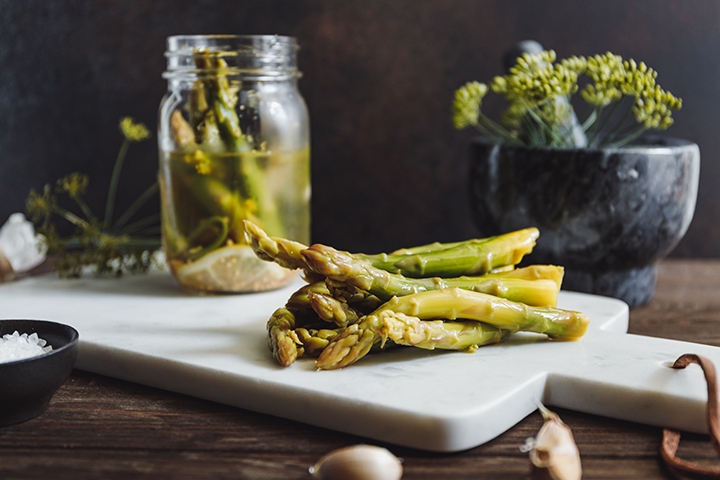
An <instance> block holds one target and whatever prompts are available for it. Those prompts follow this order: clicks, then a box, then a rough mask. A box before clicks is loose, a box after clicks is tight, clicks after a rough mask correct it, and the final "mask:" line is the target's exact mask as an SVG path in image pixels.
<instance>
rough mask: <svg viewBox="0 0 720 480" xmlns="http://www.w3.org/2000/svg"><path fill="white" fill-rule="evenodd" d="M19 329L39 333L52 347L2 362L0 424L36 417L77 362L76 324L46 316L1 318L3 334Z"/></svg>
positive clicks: (44, 408)
mask: <svg viewBox="0 0 720 480" xmlns="http://www.w3.org/2000/svg"><path fill="white" fill-rule="evenodd" d="M15 331H17V332H18V333H20V334H21V335H22V334H23V333H27V334H28V335H31V334H33V333H37V334H38V336H39V337H40V338H42V339H45V340H47V343H48V345H51V346H52V350H51V351H49V352H47V353H44V354H42V355H38V356H36V357H31V358H25V359H22V360H16V361H12V362H5V363H0V384H1V385H2V387H1V388H0V427H4V426H7V425H13V424H16V423H20V422H24V421H26V420H30V419H31V418H35V417H37V416H38V415H40V414H41V413H43V412H44V411H45V410H46V409H47V407H48V404H49V403H50V399H51V398H52V397H53V395H55V392H56V391H57V390H58V388H60V386H61V385H62V384H63V383H65V380H67V378H68V377H69V376H70V372H71V371H72V369H73V367H74V366H75V359H76V358H77V349H78V338H79V335H78V332H77V330H75V329H74V328H72V327H70V326H67V325H63V324H60V323H55V322H48V321H43V320H0V337H2V336H3V335H6V334H9V335H12V334H13V332H15Z"/></svg>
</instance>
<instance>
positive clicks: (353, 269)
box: [300, 244, 559, 305]
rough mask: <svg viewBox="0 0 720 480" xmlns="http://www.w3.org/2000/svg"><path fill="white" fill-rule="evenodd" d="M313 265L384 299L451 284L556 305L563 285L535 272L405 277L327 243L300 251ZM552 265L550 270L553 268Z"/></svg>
mask: <svg viewBox="0 0 720 480" xmlns="http://www.w3.org/2000/svg"><path fill="white" fill-rule="evenodd" d="M300 255H302V257H303V258H304V259H305V262H306V264H307V266H308V267H309V268H311V269H312V270H313V271H315V272H317V273H319V274H321V275H323V276H325V277H327V278H329V279H330V280H332V281H334V282H342V283H347V284H349V285H352V286H354V287H356V288H359V289H361V290H364V291H367V292H370V293H371V294H373V295H375V296H377V297H378V298H380V299H382V300H389V299H391V298H392V297H395V296H398V297H400V296H405V295H412V294H415V293H420V292H427V291H431V290H439V289H445V288H450V287H460V288H463V289H468V290H474V291H478V292H483V293H488V294H493V295H498V296H500V297H503V298H508V299H511V300H513V301H517V302H525V303H529V304H531V305H556V304H557V294H558V290H559V286H558V284H557V283H556V281H555V279H552V280H550V279H538V280H528V279H526V278H523V276H528V277H530V276H532V275H533V272H520V273H513V272H502V273H494V274H488V275H486V276H478V277H458V278H451V279H447V278H445V279H444V278H438V277H436V278H405V277H404V276H402V275H400V274H392V273H389V272H387V271H385V270H381V269H379V268H375V267H373V266H372V265H370V264H369V263H367V262H365V261H363V260H360V259H358V258H355V256H353V255H350V254H347V253H345V252H340V251H338V250H335V249H334V248H332V247H328V246H326V245H320V244H315V245H312V246H310V247H308V248H306V249H305V250H301V251H300ZM551 269H552V267H550V268H548V269H547V270H551Z"/></svg>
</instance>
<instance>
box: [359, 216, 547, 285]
mask: <svg viewBox="0 0 720 480" xmlns="http://www.w3.org/2000/svg"><path fill="white" fill-rule="evenodd" d="M539 235H540V232H539V231H538V229H537V228H526V229H524V230H518V231H515V232H511V233H507V234H505V235H499V236H497V237H490V238H486V239H481V240H474V241H469V242H462V243H460V244H459V245H457V246H454V247H452V248H446V249H442V250H433V251H430V252H423V253H415V254H410V255H385V254H380V255H359V254H356V255H355V256H356V257H357V258H360V259H363V260H366V261H368V262H369V263H370V264H372V265H373V266H374V267H376V268H380V269H382V270H385V271H387V272H390V273H399V274H401V275H404V276H406V277H412V278H427V277H457V276H460V275H482V274H485V273H488V272H490V271H491V270H492V269H494V268H497V267H502V266H504V265H516V264H518V263H520V261H521V260H522V258H523V256H525V255H526V254H528V253H530V252H531V251H532V249H533V247H534V246H535V240H537V238H538V236H539Z"/></svg>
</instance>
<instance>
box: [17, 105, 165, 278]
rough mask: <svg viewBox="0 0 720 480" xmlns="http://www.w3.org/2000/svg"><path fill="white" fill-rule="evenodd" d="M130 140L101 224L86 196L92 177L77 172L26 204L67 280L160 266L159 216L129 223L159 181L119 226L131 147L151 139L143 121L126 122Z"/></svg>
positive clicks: (116, 170) (118, 162)
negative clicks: (61, 200)
mask: <svg viewBox="0 0 720 480" xmlns="http://www.w3.org/2000/svg"><path fill="white" fill-rule="evenodd" d="M120 131H121V132H122V134H123V137H124V140H123V143H122V145H121V147H120V151H119V153H118V156H117V158H116V160H115V165H114V168H113V173H112V177H111V179H110V187H109V189H108V197H107V202H106V205H105V215H104V218H103V219H102V220H99V219H98V218H97V217H96V215H95V214H94V213H93V211H92V209H91V208H90V206H89V205H88V204H87V203H86V202H85V200H84V198H83V195H84V194H85V190H86V189H87V186H88V184H89V178H88V176H87V175H84V174H81V173H78V172H74V173H71V174H69V175H67V176H65V177H63V178H61V179H59V180H58V181H57V184H56V185H55V188H53V187H51V186H50V185H45V187H44V188H43V190H42V192H41V193H40V192H37V191H36V190H35V189H32V190H31V191H30V194H29V196H28V198H27V201H26V205H25V208H26V211H27V215H28V217H29V218H30V219H31V220H32V221H33V223H34V224H35V228H36V231H37V233H38V234H39V235H41V236H42V238H43V240H42V241H43V243H44V244H45V245H46V246H47V255H48V256H49V257H50V258H52V259H53V268H54V270H55V271H56V272H57V273H58V274H59V275H60V277H63V278H75V277H80V276H81V275H82V274H83V272H85V271H87V270H89V271H93V272H94V273H95V274H98V275H107V274H110V275H115V276H118V275H121V274H122V273H123V272H128V273H141V272H145V271H147V270H148V269H149V268H150V267H151V266H152V265H153V264H155V263H156V262H157V260H156V258H157V257H156V255H155V253H156V252H157V251H158V250H159V249H160V245H161V242H160V236H159V219H160V215H159V214H153V215H150V216H148V217H145V218H142V219H139V220H137V221H134V222H132V223H130V224H128V222H129V221H130V220H131V219H132V218H133V216H134V215H135V214H136V213H137V212H138V210H139V209H140V207H142V205H143V204H145V203H146V202H147V200H149V199H150V198H151V197H152V196H153V195H155V194H156V193H157V191H158V183H157V182H155V183H153V184H152V185H151V186H150V187H148V188H147V190H145V192H143V193H142V194H141V195H140V196H139V197H138V198H137V199H136V200H135V201H134V202H133V203H132V204H131V205H130V206H129V207H128V209H127V210H126V211H125V212H124V213H123V214H122V215H121V216H120V217H119V218H118V219H117V220H116V221H115V222H113V210H114V205H115V197H116V194H117V189H118V183H119V177H120V172H121V170H122V166H123V163H124V162H125V158H126V156H127V152H128V149H129V147H130V144H131V143H133V142H141V141H143V140H145V139H147V138H149V137H150V131H149V130H148V129H147V127H145V125H143V124H142V123H137V122H135V121H134V120H133V119H132V118H130V117H125V118H123V119H122V120H121V121H120ZM56 194H64V195H67V196H68V197H69V198H70V199H72V200H73V201H74V202H75V204H76V205H77V206H78V208H79V211H80V214H76V213H74V212H71V211H70V210H68V209H66V208H64V207H62V206H61V205H59V204H58V198H57V196H56ZM55 217H61V218H63V219H64V220H66V221H67V222H69V223H70V224H72V225H73V226H74V227H75V231H74V233H73V234H72V235H69V236H61V235H60V234H59V233H58V227H57V226H56V224H55V223H54V222H53V220H54V218H55Z"/></svg>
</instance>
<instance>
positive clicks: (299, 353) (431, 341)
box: [244, 221, 588, 370]
mask: <svg viewBox="0 0 720 480" xmlns="http://www.w3.org/2000/svg"><path fill="white" fill-rule="evenodd" d="M244 224H245V232H246V238H247V242H248V243H249V244H250V245H251V246H252V248H253V250H254V252H255V254H256V255H257V256H258V258H260V259H262V260H266V261H270V262H275V263H277V264H278V265H281V266H282V267H285V268H288V269H300V270H302V272H303V278H304V279H305V280H306V281H307V282H308V284H307V285H305V286H303V287H302V288H301V289H299V290H298V291H297V292H295V293H294V294H293V295H291V297H290V299H289V300H288V301H287V303H286V305H285V306H284V307H282V308H279V309H277V310H276V311H275V313H274V314H273V315H272V317H271V318H270V320H269V321H268V323H267V329H268V347H269V348H270V350H271V351H272V353H273V357H274V358H275V360H277V362H278V363H279V364H280V365H282V366H289V365H291V364H292V363H293V362H294V361H295V360H296V359H297V358H299V357H303V356H307V357H316V358H317V360H316V361H315V366H316V367H317V368H318V369H319V370H331V369H337V368H342V367H346V366H348V365H351V364H353V363H355V362H356V361H358V360H359V359H361V358H362V357H364V356H365V355H366V354H367V353H368V352H370V350H371V349H373V348H378V347H379V348H384V347H385V346H386V345H387V344H390V343H391V344H396V345H407V346H414V347H418V348H425V349H430V350H432V349H435V348H440V349H446V350H470V351H474V350H475V349H476V348H477V347H479V346H482V345H490V344H494V343H498V342H500V341H502V340H503V339H504V338H506V337H507V336H508V335H509V334H510V333H513V332H519V331H523V332H535V333H541V334H545V335H547V336H548V337H549V338H551V339H556V340H576V339H578V338H580V337H582V336H583V335H584V334H585V332H586V330H587V327H588V318H587V317H586V316H585V315H583V314H582V313H579V312H572V311H566V310H561V309H558V308H557V296H558V291H559V290H560V286H561V283H562V277H563V268H562V267H559V266H554V265H531V266H528V267H522V268H516V265H517V264H519V263H520V261H521V260H522V258H523V257H524V256H525V255H527V254H528V253H530V252H531V251H532V249H533V247H534V246H535V241H536V240H537V238H538V235H539V232H538V230H537V229H536V228H527V229H524V230H518V231H516V232H511V233H508V234H505V235H499V236H496V237H489V238H484V239H473V240H468V241H465V242H458V243H450V244H441V243H435V244H431V245H424V246H420V247H415V248H411V249H403V250H398V251H396V252H393V253H391V254H379V255H364V254H351V253H347V252H341V251H338V250H336V249H334V248H332V247H329V246H326V245H321V244H315V245H312V246H305V245H302V244H300V243H298V242H293V241H290V240H287V239H283V238H279V237H272V238H271V237H269V236H268V235H267V234H266V233H265V232H264V231H263V230H262V229H260V228H259V227H258V226H256V225H255V224H253V223H252V222H249V221H245V222H244Z"/></svg>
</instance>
